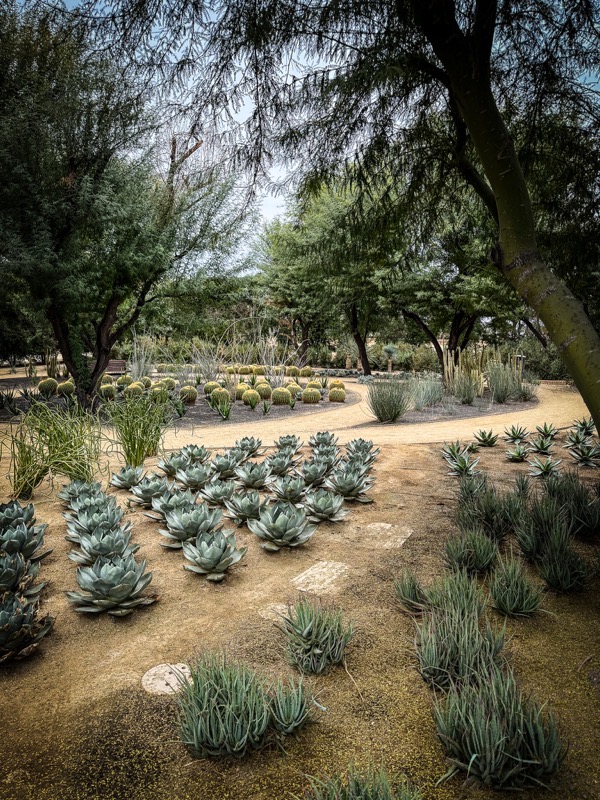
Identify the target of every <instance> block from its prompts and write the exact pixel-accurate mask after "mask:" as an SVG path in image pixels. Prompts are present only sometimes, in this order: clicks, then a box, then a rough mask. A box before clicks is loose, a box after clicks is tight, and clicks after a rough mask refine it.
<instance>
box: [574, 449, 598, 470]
mask: <svg viewBox="0 0 600 800" xmlns="http://www.w3.org/2000/svg"><path fill="white" fill-rule="evenodd" d="M571 455H572V456H573V458H574V459H575V461H576V462H577V465H578V466H579V467H598V466H600V447H598V445H595V444H580V445H577V446H575V447H572V448H571Z"/></svg>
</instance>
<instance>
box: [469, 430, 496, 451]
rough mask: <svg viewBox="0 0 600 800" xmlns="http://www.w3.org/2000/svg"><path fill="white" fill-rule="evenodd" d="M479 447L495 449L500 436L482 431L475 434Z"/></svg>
mask: <svg viewBox="0 0 600 800" xmlns="http://www.w3.org/2000/svg"><path fill="white" fill-rule="evenodd" d="M473 436H474V437H475V441H476V442H477V444H478V445H479V447H494V446H495V444H496V442H497V441H498V434H496V433H493V432H492V431H484V430H480V431H477V432H476V433H474V434H473Z"/></svg>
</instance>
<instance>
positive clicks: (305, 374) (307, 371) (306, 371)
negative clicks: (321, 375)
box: [300, 367, 313, 378]
mask: <svg viewBox="0 0 600 800" xmlns="http://www.w3.org/2000/svg"><path fill="white" fill-rule="evenodd" d="M312 374H313V371H312V369H311V368H310V367H302V369H301V370H300V377H301V378H310V377H311V376H312Z"/></svg>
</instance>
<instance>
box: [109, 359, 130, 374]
mask: <svg viewBox="0 0 600 800" xmlns="http://www.w3.org/2000/svg"><path fill="white" fill-rule="evenodd" d="M105 372H106V374H107V375H125V373H126V372H127V362H126V361H122V360H119V359H117V360H114V361H109V362H108V365H107V367H106V370H105Z"/></svg>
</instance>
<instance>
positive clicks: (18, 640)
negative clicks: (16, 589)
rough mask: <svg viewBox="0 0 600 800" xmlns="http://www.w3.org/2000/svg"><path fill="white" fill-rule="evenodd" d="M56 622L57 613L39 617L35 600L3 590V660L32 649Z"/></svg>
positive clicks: (0, 643) (0, 629)
mask: <svg viewBox="0 0 600 800" xmlns="http://www.w3.org/2000/svg"><path fill="white" fill-rule="evenodd" d="M53 625H54V617H51V616H45V617H38V613H37V602H36V601H32V600H28V599H27V598H24V597H20V596H19V595H17V594H14V593H13V592H4V593H3V594H2V595H0V664H1V663H2V662H4V661H10V660H11V659H13V658H14V659H15V660H17V659H20V658H25V657H26V656H28V655H30V654H31V653H33V651H34V650H35V649H36V648H37V647H38V645H39V643H40V642H41V641H42V639H43V638H44V636H46V635H47V634H48V633H50V631H51V630H52V626H53Z"/></svg>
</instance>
